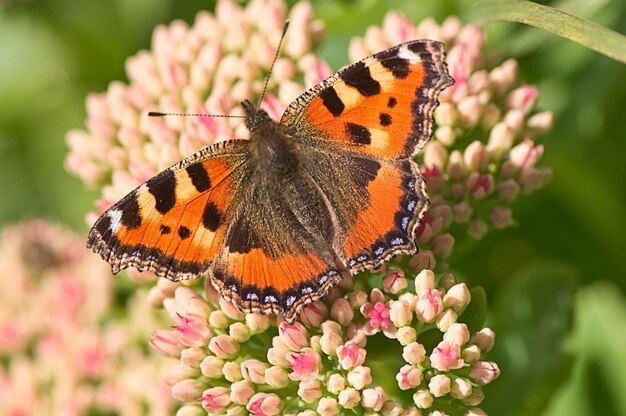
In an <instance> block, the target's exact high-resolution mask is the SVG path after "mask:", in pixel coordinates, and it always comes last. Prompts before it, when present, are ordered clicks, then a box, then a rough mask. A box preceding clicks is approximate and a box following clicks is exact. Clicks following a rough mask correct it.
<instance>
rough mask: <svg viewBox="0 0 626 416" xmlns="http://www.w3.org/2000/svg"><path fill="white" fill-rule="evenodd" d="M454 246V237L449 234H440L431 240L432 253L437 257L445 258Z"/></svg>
mask: <svg viewBox="0 0 626 416" xmlns="http://www.w3.org/2000/svg"><path fill="white" fill-rule="evenodd" d="M453 248H454V237H452V235H451V234H448V233H446V234H441V235H440V236H437V238H435V240H434V241H433V254H434V255H435V257H437V258H439V259H447V258H448V257H450V254H451V253H452V249H453Z"/></svg>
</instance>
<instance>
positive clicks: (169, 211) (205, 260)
mask: <svg viewBox="0 0 626 416" xmlns="http://www.w3.org/2000/svg"><path fill="white" fill-rule="evenodd" d="M248 143H249V142H248V141H247V140H230V141H225V142H221V143H218V144H215V145H213V146H211V147H208V148H206V149H203V150H202V151H200V152H198V153H196V154H194V155H193V156H191V157H189V158H187V159H185V160H183V161H182V162H180V163H178V164H177V165H174V166H172V167H171V168H169V169H166V170H164V171H163V172H161V173H160V174H158V175H157V176H155V177H154V178H152V179H150V180H148V181H147V182H146V183H144V184H143V185H141V186H139V187H138V188H137V189H135V190H134V191H132V192H131V193H129V194H128V195H126V196H125V197H124V198H123V199H121V200H120V201H119V202H117V203H116V204H115V205H113V206H112V207H111V208H109V209H108V210H107V211H106V212H105V213H104V214H102V216H101V217H100V218H99V219H98V220H97V221H96V223H95V224H94V226H93V227H92V229H91V231H90V233H89V237H88V240H87V247H90V248H92V249H93V250H94V251H95V252H96V253H99V254H100V255H101V256H102V258H103V259H105V260H106V261H108V262H109V263H110V264H111V269H112V271H113V273H117V272H119V271H120V270H122V269H124V268H126V267H129V266H133V267H136V268H137V269H139V270H149V271H153V272H155V273H156V274H158V275H159V276H163V277H167V278H168V279H171V280H181V279H189V278H195V277H197V276H198V275H200V274H201V273H203V272H205V271H206V270H207V269H208V268H209V266H210V264H211V261H212V260H213V258H214V257H215V256H216V254H217V252H218V250H219V248H220V246H221V244H222V242H223V241H224V236H225V232H226V224H227V223H228V212H229V207H230V205H231V202H232V199H233V193H234V192H235V191H236V190H237V189H238V184H237V183H236V181H237V178H238V172H239V171H240V169H241V166H242V164H244V163H245V154H246V150H247V148H248Z"/></svg>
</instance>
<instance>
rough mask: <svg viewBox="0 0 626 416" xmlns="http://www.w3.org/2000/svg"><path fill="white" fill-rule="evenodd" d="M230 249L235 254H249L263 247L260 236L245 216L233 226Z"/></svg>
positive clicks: (229, 243)
mask: <svg viewBox="0 0 626 416" xmlns="http://www.w3.org/2000/svg"><path fill="white" fill-rule="evenodd" d="M228 247H229V248H230V251H231V252H233V253H243V254H245V253H248V252H250V250H252V249H254V248H259V247H261V241H260V239H259V236H258V235H257V234H256V232H255V231H254V229H253V228H252V226H251V224H250V221H249V220H248V219H247V218H246V217H245V216H244V217H241V218H239V219H238V220H237V221H235V223H234V224H233V225H232V228H231V230H230V236H229V238H228Z"/></svg>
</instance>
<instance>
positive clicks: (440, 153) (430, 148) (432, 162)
mask: <svg viewBox="0 0 626 416" xmlns="http://www.w3.org/2000/svg"><path fill="white" fill-rule="evenodd" d="M447 161H448V151H447V150H446V148H445V147H444V146H443V145H442V144H441V143H440V142H438V141H431V142H428V143H427V144H426V146H424V166H426V167H428V168H433V167H436V168H437V169H438V170H439V171H443V169H444V168H445V166H446V162H447Z"/></svg>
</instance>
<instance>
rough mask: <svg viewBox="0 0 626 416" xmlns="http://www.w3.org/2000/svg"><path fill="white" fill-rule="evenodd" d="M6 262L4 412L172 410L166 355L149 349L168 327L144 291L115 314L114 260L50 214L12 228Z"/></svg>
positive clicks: (0, 374)
mask: <svg viewBox="0 0 626 416" xmlns="http://www.w3.org/2000/svg"><path fill="white" fill-rule="evenodd" d="M0 258H1V259H2V262H0V275H2V276H4V277H6V278H7V280H6V282H5V285H4V287H3V290H2V291H0V305H1V307H0V414H3V415H23V416H27V415H43V414H59V415H68V416H71V415H83V414H87V413H90V412H91V413H93V412H97V413H99V414H100V413H101V414H105V413H106V414H109V413H117V414H125V415H141V414H144V413H145V412H146V410H148V411H149V413H150V414H153V415H164V416H165V415H167V414H170V413H171V411H172V409H173V407H174V403H173V401H172V400H171V399H170V397H169V393H168V391H167V385H165V384H164V383H163V382H161V381H160V376H159V375H160V373H161V372H162V368H163V364H164V360H158V359H157V360H155V357H154V356H151V355H148V354H146V351H145V348H144V347H143V340H144V339H145V338H146V337H147V336H148V333H149V330H150V328H151V327H157V326H158V325H159V323H158V322H157V321H155V320H153V319H150V316H152V315H153V314H152V313H150V311H149V310H148V307H147V305H148V303H147V301H146V299H145V298H146V293H145V292H137V294H136V295H134V296H133V297H132V299H131V301H130V303H129V304H128V305H124V307H125V308H126V307H127V306H128V311H129V312H128V313H127V312H123V313H117V312H116V315H117V318H115V319H113V316H112V312H114V311H113V308H114V306H116V305H115V301H116V299H115V295H116V293H115V290H114V289H113V279H112V276H111V273H110V271H109V269H108V266H107V265H106V264H105V263H103V262H102V261H101V260H100V258H98V257H97V256H95V255H93V254H89V253H88V252H87V251H86V249H85V247H84V243H83V241H82V238H81V237H79V236H77V235H74V234H72V233H71V232H69V231H67V230H65V229H63V228H61V227H60V226H57V225H53V224H50V223H48V222H45V221H42V220H35V221H31V222H29V223H25V224H20V225H13V226H7V227H6V228H4V229H3V230H2V232H0ZM9 276H10V277H11V279H10V280H8V277H9ZM105 322H106V323H105Z"/></svg>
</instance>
